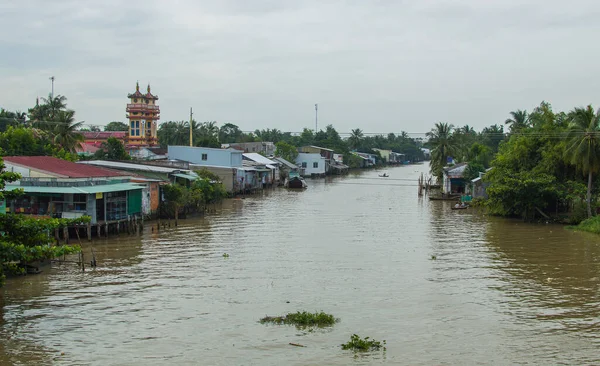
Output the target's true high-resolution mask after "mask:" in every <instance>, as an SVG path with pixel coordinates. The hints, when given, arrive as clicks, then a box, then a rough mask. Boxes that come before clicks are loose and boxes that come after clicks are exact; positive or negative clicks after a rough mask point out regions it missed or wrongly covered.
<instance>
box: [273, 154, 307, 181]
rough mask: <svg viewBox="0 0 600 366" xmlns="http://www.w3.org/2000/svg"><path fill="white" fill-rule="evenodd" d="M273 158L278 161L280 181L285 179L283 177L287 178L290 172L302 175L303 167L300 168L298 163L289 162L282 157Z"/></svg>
mask: <svg viewBox="0 0 600 366" xmlns="http://www.w3.org/2000/svg"><path fill="white" fill-rule="evenodd" d="M273 160H275V161H277V162H279V163H280V165H279V175H280V179H281V180H282V181H285V178H288V177H289V175H290V173H298V174H299V175H303V174H304V172H303V170H304V169H301V168H300V167H299V166H298V165H296V164H294V163H290V162H289V161H287V160H285V159H284V158H279V157H275V158H273Z"/></svg>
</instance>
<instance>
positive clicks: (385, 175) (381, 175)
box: [379, 173, 389, 178]
mask: <svg viewBox="0 0 600 366" xmlns="http://www.w3.org/2000/svg"><path fill="white" fill-rule="evenodd" d="M379 176H380V177H381V178H387V177H389V175H388V173H383V174H379Z"/></svg>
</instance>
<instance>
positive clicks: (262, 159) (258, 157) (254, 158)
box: [243, 153, 278, 165]
mask: <svg viewBox="0 0 600 366" xmlns="http://www.w3.org/2000/svg"><path fill="white" fill-rule="evenodd" d="M243 156H244V157H245V158H247V159H250V160H252V161H255V162H257V163H261V164H265V165H267V164H269V165H277V164H278V163H277V162H276V161H273V160H271V159H269V158H265V157H264V156H262V155H260V154H257V153H245V154H243Z"/></svg>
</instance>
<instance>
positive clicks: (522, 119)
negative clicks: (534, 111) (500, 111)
mask: <svg viewBox="0 0 600 366" xmlns="http://www.w3.org/2000/svg"><path fill="white" fill-rule="evenodd" d="M510 116H511V118H508V119H506V121H504V123H505V124H507V125H509V126H510V132H518V131H519V130H522V129H524V128H526V127H528V126H529V114H528V113H527V111H525V110H523V111H522V110H520V109H517V110H516V111H513V112H510Z"/></svg>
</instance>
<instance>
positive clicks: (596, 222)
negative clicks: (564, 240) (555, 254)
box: [567, 216, 600, 234]
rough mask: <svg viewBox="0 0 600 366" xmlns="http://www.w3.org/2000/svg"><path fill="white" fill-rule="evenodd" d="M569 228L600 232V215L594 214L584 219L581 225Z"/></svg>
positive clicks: (568, 227) (569, 227)
mask: <svg viewBox="0 0 600 366" xmlns="http://www.w3.org/2000/svg"><path fill="white" fill-rule="evenodd" d="M567 229H569V230H573V231H585V232H588V233H593V234H600V216H594V217H591V218H589V219H586V220H583V221H582V222H580V223H579V225H575V226H567Z"/></svg>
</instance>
